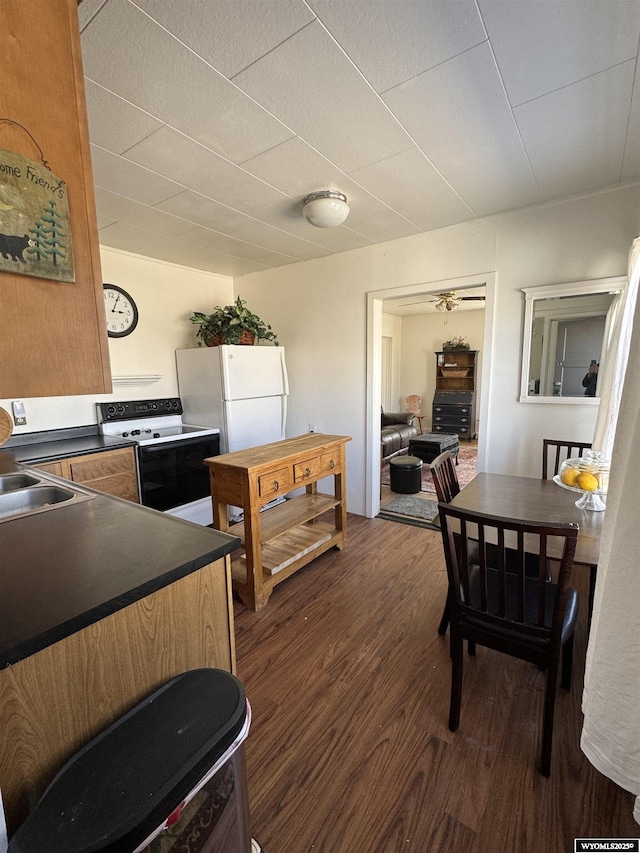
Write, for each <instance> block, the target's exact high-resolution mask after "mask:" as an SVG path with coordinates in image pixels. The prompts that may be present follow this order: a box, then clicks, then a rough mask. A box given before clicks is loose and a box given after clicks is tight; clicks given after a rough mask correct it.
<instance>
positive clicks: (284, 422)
mask: <svg viewBox="0 0 640 853" xmlns="http://www.w3.org/2000/svg"><path fill="white" fill-rule="evenodd" d="M281 400H282V437H283V438H284V437H285V426H286V425H287V396H286V394H283V395H282V397H281Z"/></svg>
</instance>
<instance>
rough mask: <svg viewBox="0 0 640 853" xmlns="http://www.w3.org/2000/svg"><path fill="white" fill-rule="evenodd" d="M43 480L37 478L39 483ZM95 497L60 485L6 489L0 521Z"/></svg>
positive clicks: (0, 497) (0, 503)
mask: <svg viewBox="0 0 640 853" xmlns="http://www.w3.org/2000/svg"><path fill="white" fill-rule="evenodd" d="M6 476H10V475H6ZM24 476H26V477H28V475H24ZM29 479H35V478H29ZM41 482H42V481H41V480H36V483H38V484H40V483H41ZM94 497H96V495H93V494H91V493H89V492H83V491H80V490H79V489H75V488H67V487H66V486H58V485H31V486H27V487H26V488H24V487H23V488H21V489H14V490H12V491H6V490H5V491H3V492H2V493H0V523H2V522H3V521H12V520H14V519H16V518H23V517H24V516H28V515H35V514H36V513H39V512H46V511H48V510H53V509H58V508H60V507H65V506H69V505H70V504H76V503H79V502H80V501H87V500H91V499H92V498H94Z"/></svg>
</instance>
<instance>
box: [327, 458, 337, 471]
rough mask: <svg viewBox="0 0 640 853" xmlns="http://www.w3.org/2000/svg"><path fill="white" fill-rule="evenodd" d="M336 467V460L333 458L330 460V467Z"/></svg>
mask: <svg viewBox="0 0 640 853" xmlns="http://www.w3.org/2000/svg"><path fill="white" fill-rule="evenodd" d="M335 467H336V463H335V461H334V460H333V459H332V460H331V462H329V469H331V468H335Z"/></svg>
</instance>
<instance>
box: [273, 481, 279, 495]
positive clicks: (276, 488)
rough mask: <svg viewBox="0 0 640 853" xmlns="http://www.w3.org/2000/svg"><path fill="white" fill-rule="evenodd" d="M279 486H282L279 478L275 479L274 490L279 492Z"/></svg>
mask: <svg viewBox="0 0 640 853" xmlns="http://www.w3.org/2000/svg"><path fill="white" fill-rule="evenodd" d="M279 488H280V483H279V482H278V481H277V480H274V481H273V491H274V492H277V491H278V489H279Z"/></svg>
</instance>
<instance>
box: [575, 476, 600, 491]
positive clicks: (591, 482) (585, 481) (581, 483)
mask: <svg viewBox="0 0 640 853" xmlns="http://www.w3.org/2000/svg"><path fill="white" fill-rule="evenodd" d="M576 485H577V486H578V488H580V489H584V490H585V492H595V490H596V489H597V488H598V479H597V477H594V476H593V474H589V472H588V471H583V472H582V473H581V474H578V477H577V479H576Z"/></svg>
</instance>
